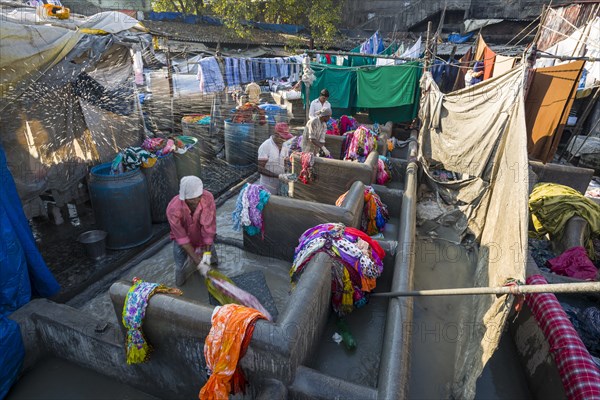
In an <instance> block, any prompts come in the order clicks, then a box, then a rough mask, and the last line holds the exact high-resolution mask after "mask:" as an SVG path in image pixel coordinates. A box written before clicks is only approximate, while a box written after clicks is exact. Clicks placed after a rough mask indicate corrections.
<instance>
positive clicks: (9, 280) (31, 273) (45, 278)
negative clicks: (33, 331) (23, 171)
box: [0, 146, 60, 398]
mask: <svg viewBox="0 0 600 400" xmlns="http://www.w3.org/2000/svg"><path fill="white" fill-rule="evenodd" d="M0 281H1V282H2V285H1V286H0V398H4V396H5V395H6V393H7V392H8V390H9V389H10V387H11V385H12V383H13V382H14V381H15V380H16V378H17V376H18V374H19V372H20V369H21V365H22V362H23V357H24V356H25V350H24V348H23V342H22V340H21V332H20V330H19V326H18V325H17V323H16V322H14V321H11V320H9V319H8V318H6V316H7V315H10V314H11V313H12V312H13V311H15V310H16V309H18V308H19V307H21V306H23V305H25V304H27V303H28V302H29V300H31V297H32V295H39V296H44V297H49V296H52V295H54V294H56V293H57V292H58V291H59V289H60V286H59V285H58V283H57V282H56V280H55V279H54V277H53V276H52V273H51V272H50V271H49V270H48V267H47V266H46V264H45V263H44V260H43V259H42V256H41V255H40V253H39V251H38V250H37V247H36V245H35V240H34V238H33V235H32V233H31V229H30V228H29V224H28V222H27V219H26V218H25V214H24V213H23V208H22V207H21V202H20V200H19V196H18V195H17V191H16V187H15V183H14V181H13V179H12V176H11V174H10V172H9V171H8V168H7V166H6V157H5V155H4V150H3V149H2V147H1V146H0Z"/></svg>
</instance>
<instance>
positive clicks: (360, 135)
mask: <svg viewBox="0 0 600 400" xmlns="http://www.w3.org/2000/svg"><path fill="white" fill-rule="evenodd" d="M346 135H347V137H346V149H345V151H344V160H350V161H355V160H356V161H359V162H365V160H366V158H367V156H368V155H369V153H370V152H371V151H373V150H377V140H376V138H375V135H374V134H373V133H372V132H371V131H369V130H368V129H367V128H366V127H364V126H360V127H359V128H358V129H357V130H355V131H354V132H349V133H347V134H346Z"/></svg>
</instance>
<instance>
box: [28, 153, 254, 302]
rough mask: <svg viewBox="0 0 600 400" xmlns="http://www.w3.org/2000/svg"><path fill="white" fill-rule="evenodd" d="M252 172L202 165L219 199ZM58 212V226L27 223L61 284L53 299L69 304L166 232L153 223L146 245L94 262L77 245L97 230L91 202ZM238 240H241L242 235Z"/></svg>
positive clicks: (111, 252)
mask: <svg viewBox="0 0 600 400" xmlns="http://www.w3.org/2000/svg"><path fill="white" fill-rule="evenodd" d="M255 171H256V167H255V166H249V167H235V166H230V165H228V164H227V163H225V162H224V161H222V160H215V162H213V163H211V164H208V165H206V166H204V169H203V171H202V177H203V181H204V184H205V187H206V188H207V190H209V191H211V192H212V193H213V194H214V195H215V197H218V196H219V195H221V194H222V193H224V192H225V191H226V190H227V189H229V188H230V187H231V186H233V185H235V184H236V183H237V182H239V181H241V180H242V179H244V178H245V177H247V176H249V175H251V174H252V173H254V172H255ZM234 201H235V199H234ZM234 207H235V204H234ZM61 211H62V216H63V218H64V223H63V224H61V225H55V223H54V222H53V221H52V220H50V219H45V218H34V219H33V220H32V221H30V225H31V228H32V232H33V235H34V238H35V239H36V244H37V246H38V248H39V250H40V252H41V253H42V257H43V258H44V260H45V261H46V264H47V265H48V267H49V268H50V271H52V273H53V274H54V277H55V278H56V279H57V281H58V283H59V284H60V285H61V291H60V293H59V294H58V295H57V296H56V297H55V298H54V299H53V300H55V301H57V302H66V301H68V300H69V299H71V298H72V297H73V296H75V295H76V294H78V293H80V292H82V291H83V290H84V289H85V288H86V287H87V286H89V285H90V284H92V283H93V282H95V281H97V280H98V279H100V278H101V277H102V276H104V275H105V274H107V273H108V272H110V271H113V270H115V269H118V268H119V267H120V266H121V265H123V264H124V263H126V262H127V261H128V260H130V259H132V258H133V257H134V256H135V255H136V254H138V253H139V252H141V251H142V250H144V249H145V248H147V247H148V246H149V245H151V244H152V243H154V242H155V241H156V240H158V239H160V238H161V237H163V236H164V235H165V234H166V233H168V232H169V225H168V223H166V222H164V223H160V224H153V225H152V238H151V239H150V241H149V242H147V243H146V244H144V245H141V246H138V247H134V248H132V249H127V250H108V249H107V250H106V256H105V257H104V258H103V259H101V260H98V261H94V260H90V259H89V258H88V257H87V256H86V254H85V249H84V247H83V245H81V244H80V243H78V242H77V237H78V236H79V235H80V234H81V233H83V232H85V231H89V230H93V229H98V227H97V225H96V223H95V219H94V213H93V210H92V207H91V205H90V203H89V202H83V203H81V204H78V205H75V204H68V205H67V206H66V207H64V208H63V209H62V210H61ZM231 211H233V208H232V209H231ZM229 215H231V213H229ZM220 225H221V224H220ZM230 236H233V235H230ZM239 238H240V239H241V235H240V236H239Z"/></svg>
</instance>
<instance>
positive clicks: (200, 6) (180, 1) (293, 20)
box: [152, 0, 343, 44]
mask: <svg viewBox="0 0 600 400" xmlns="http://www.w3.org/2000/svg"><path fill="white" fill-rule="evenodd" d="M342 3H343V1H340V0H262V1H261V0H205V1H203V0H154V1H152V7H153V9H154V10H155V11H178V12H184V13H189V14H213V15H215V16H217V17H219V18H221V19H222V20H223V23H224V24H225V26H227V27H228V28H230V29H232V30H233V31H234V32H236V33H237V34H238V35H240V36H248V35H249V34H250V30H249V29H248V28H247V27H245V26H244V25H243V24H242V21H244V20H254V21H264V22H269V23H280V24H295V25H304V26H306V27H308V28H309V29H310V31H311V34H312V36H313V37H314V38H315V40H316V41H317V42H320V43H322V44H327V43H331V41H332V40H333V38H334V37H335V35H336V32H337V26H338V24H339V23H340V21H341V9H342Z"/></svg>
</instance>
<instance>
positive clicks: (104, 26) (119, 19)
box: [79, 11, 138, 33]
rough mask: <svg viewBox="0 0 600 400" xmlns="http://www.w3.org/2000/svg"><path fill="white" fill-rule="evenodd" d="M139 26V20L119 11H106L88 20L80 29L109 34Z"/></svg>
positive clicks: (80, 25)
mask: <svg viewBox="0 0 600 400" xmlns="http://www.w3.org/2000/svg"><path fill="white" fill-rule="evenodd" d="M137 24H138V20H137V19H135V18H132V17H130V16H129V15H127V14H123V13H122V12H118V11H106V12H101V13H98V14H94V15H92V16H91V17H89V18H87V19H86V21H85V22H84V23H82V24H79V27H80V28H87V29H98V30H101V31H104V32H107V33H119V32H122V31H126V30H129V29H131V28H133V27H134V26H136V25H137Z"/></svg>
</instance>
